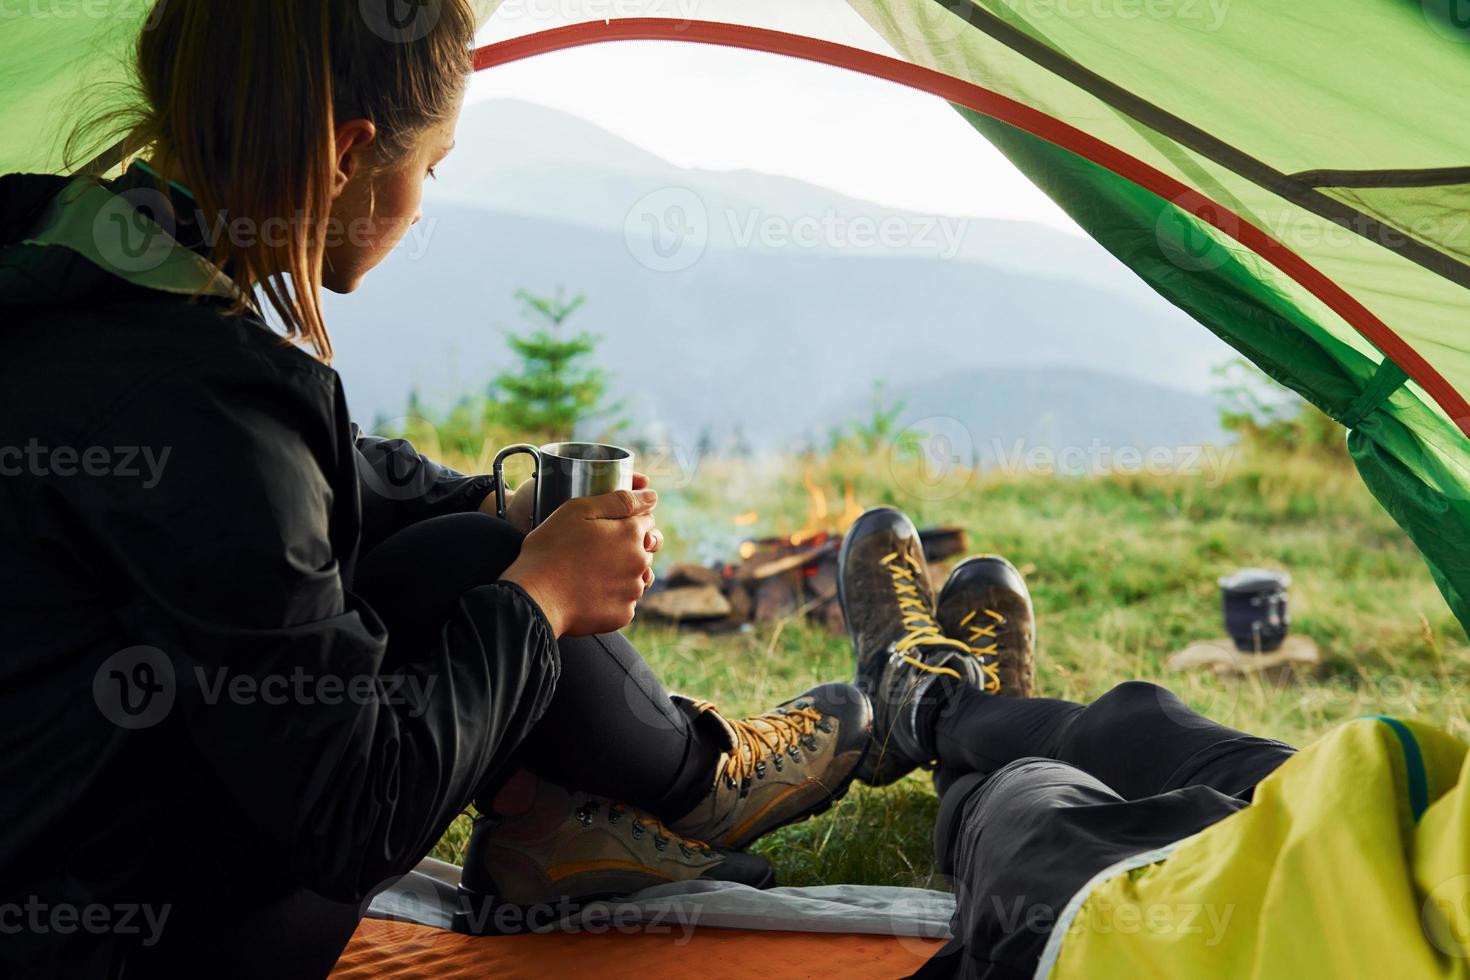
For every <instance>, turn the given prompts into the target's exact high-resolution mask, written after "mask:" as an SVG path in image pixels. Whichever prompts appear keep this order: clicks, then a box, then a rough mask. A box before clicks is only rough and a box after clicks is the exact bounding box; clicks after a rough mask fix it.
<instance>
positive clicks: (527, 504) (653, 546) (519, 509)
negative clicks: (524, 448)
mask: <svg viewBox="0 0 1470 980" xmlns="http://www.w3.org/2000/svg"><path fill="white" fill-rule="evenodd" d="M633 489H634V490H647V489H648V477H646V476H644V475H643V474H642V473H634V474H633ZM507 493H508V494H509V499H508V500H507V501H506V504H505V520H506V522H507V523H509V524H510V526H511V527H513V528H515V529H516V530H518V531H520V532H521V533H522V534H530V533H531V526H532V519H533V518H534V516H535V515H534V513H533V512H534V511H535V509H536V480H535V478H534V477H532V478H531V479H529V480H527V481H526V482H525V483H522V484H521V485H520V486H518V487H516V488H515V489H514V490H509V491H507ZM480 511H481V513H484V514H489V515H490V516H491V517H495V516H496V504H495V494H493V493H492V494H491V495H490V496H488V497H486V498H485V503H484V504H483V505H482V506H481V507H480ZM652 533H653V535H654V536H655V540H653V541H651V542H650V547H649V549H648V550H649V551H650V552H652V553H657V552H658V550H659V549H660V548H662V547H663V542H664V536H663V534H662V533H661V532H659V531H657V530H655V531H653V532H652ZM650 575H651V573H650ZM648 584H649V585H652V584H653V579H652V578H651V577H650V578H649V580H648Z"/></svg>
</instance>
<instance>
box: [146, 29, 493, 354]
mask: <svg viewBox="0 0 1470 980" xmlns="http://www.w3.org/2000/svg"><path fill="white" fill-rule="evenodd" d="M380 8H381V9H380ZM410 8H411V9H412V10H414V11H415V13H414V15H413V16H412V17H411V18H409V19H408V21H407V22H404V21H401V20H398V19H396V18H394V17H393V14H394V12H395V10H396V9H397V5H396V4H395V3H394V0H287V2H281V0H229V2H225V3H221V2H218V0H157V3H156V6H155V8H154V10H153V13H152V15H151V17H150V19H149V22H148V23H149V25H150V27H149V28H148V29H145V30H144V32H143V34H142V36H141V37H140V39H139V42H138V49H137V73H138V80H139V83H140V85H141V88H142V95H143V97H144V102H145V104H146V105H145V108H144V114H143V117H142V119H141V121H140V122H139V123H138V125H137V126H136V127H135V128H134V129H133V130H132V132H131V134H130V136H129V137H128V139H127V140H126V141H125V147H124V152H125V154H127V155H133V154H136V153H138V152H140V151H143V150H145V149H151V150H152V152H153V153H154V154H155V156H156V159H157V161H158V162H159V163H160V165H161V168H162V169H163V170H164V171H165V172H164V173H163V176H164V177H165V178H170V179H183V180H185V181H187V184H188V187H189V190H190V191H191V192H192V193H193V194H194V197H195V199H196V201H197V203H198V205H199V208H200V209H201V211H202V212H203V213H204V214H205V215H209V216H215V215H218V216H219V218H218V220H219V221H220V222H221V226H222V227H223V228H225V229H230V228H238V227H248V228H251V229H252V231H253V233H252V234H250V235H235V234H230V233H228V232H227V233H225V234H220V235H218V236H217V239H216V244H215V245H214V246H213V249H212V251H213V254H212V255H211V258H212V260H213V261H214V262H215V264H216V265H218V266H219V267H220V268H221V269H222V270H223V271H224V273H225V274H226V275H227V276H229V277H230V278H231V279H232V280H234V282H235V283H236V285H237V286H239V287H240V290H241V294H242V296H249V295H251V293H252V291H258V292H259V294H260V295H261V297H262V298H263V299H264V301H265V303H266V304H267V305H268V306H269V307H270V309H271V310H273V311H274V312H275V313H276V314H277V316H278V317H279V319H280V320H281V321H282V323H283V324H284V325H285V329H286V333H287V337H288V338H289V339H291V340H299V341H301V342H303V343H305V344H307V345H309V346H310V347H311V348H312V349H313V350H314V351H315V352H316V354H317V356H318V357H320V358H321V359H322V360H324V361H326V360H330V359H331V355H332V343H331V338H330V336H329V335H328V332H327V327H326V323H325V322H324V320H323V316H322V308H321V290H322V263H323V261H324V256H325V253H326V244H327V232H328V226H329V219H330V216H331V203H332V197H331V192H332V185H333V175H334V173H335V170H336V141H335V132H336V125H337V122H338V121H345V120H349V119H368V120H370V121H372V122H373V123H374V124H375V126H376V128H377V132H378V137H377V140H376V142H375V160H374V162H375V164H376V165H378V166H383V167H389V166H392V165H393V164H395V163H397V162H398V160H399V158H401V156H402V155H403V154H404V153H405V152H406V151H407V150H408V149H409V148H410V147H412V145H413V144H414V141H415V138H416V137H417V135H418V134H419V133H421V132H422V131H423V130H425V129H427V128H429V127H431V126H433V125H436V124H439V123H442V122H443V121H445V120H447V119H449V118H450V117H451V116H452V114H453V112H454V110H455V107H456V106H457V105H458V103H459V99H460V97H461V95H462V93H463V90H464V85H465V79H466V78H467V77H468V75H469V73H470V71H471V70H472V68H473V54H472V45H473V42H474V33H475V17H474V12H473V10H472V9H471V8H470V6H469V4H468V3H467V2H466V0H419V3H418V4H417V5H416V6H413V5H410ZM270 226H274V227H275V228H276V229H277V233H276V234H275V235H270V234H266V233H264V229H265V228H267V227H270ZM283 226H284V228H285V229H287V231H286V233H285V234H284V235H283V234H280V233H279V229H281V228H282V227H283ZM246 302H247V301H246V300H242V301H241V304H240V306H239V307H238V308H237V311H236V312H243V311H244V310H245V309H246V308H247V306H246Z"/></svg>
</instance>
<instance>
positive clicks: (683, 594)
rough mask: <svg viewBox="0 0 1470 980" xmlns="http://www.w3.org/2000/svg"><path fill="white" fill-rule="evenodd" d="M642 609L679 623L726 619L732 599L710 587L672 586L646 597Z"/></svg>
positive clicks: (640, 605)
mask: <svg viewBox="0 0 1470 980" xmlns="http://www.w3.org/2000/svg"><path fill="white" fill-rule="evenodd" d="M638 609H639V611H640V612H646V613H648V614H649V615H652V616H657V617H659V618H660V619H667V620H671V621H673V622H676V623H678V622H685V621H689V620H707V619H724V618H725V617H726V616H729V615H730V612H731V607H730V600H729V599H726V598H725V595H724V593H722V592H721V591H720V590H719V589H718V588H715V587H714V586H709V585H685V586H673V585H671V586H669V588H667V589H664V590H663V591H662V592H652V593H649V594H648V595H646V596H644V597H643V601H642V602H640V603H639V604H638Z"/></svg>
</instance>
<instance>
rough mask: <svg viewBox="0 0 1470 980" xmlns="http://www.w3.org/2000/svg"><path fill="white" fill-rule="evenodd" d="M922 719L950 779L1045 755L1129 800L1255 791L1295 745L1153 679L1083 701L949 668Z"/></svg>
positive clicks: (922, 731) (920, 726)
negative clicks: (1002, 692) (1016, 692)
mask: <svg viewBox="0 0 1470 980" xmlns="http://www.w3.org/2000/svg"><path fill="white" fill-rule="evenodd" d="M914 724H915V728H916V730H917V732H918V734H919V737H920V739H921V741H923V743H924V744H925V746H926V747H930V748H932V749H933V751H934V757H936V758H938V760H939V763H940V772H941V779H940V783H941V787H943V786H945V785H947V784H949V783H951V782H953V781H954V780H955V779H956V778H957V777H958V776H960V775H963V774H964V773H969V772H974V773H981V774H985V773H990V772H994V771H995V770H997V769H999V768H1001V767H1002V766H1004V765H1007V764H1008V763H1011V762H1014V761H1016V760H1017V759H1022V758H1028V757H1040V758H1046V759H1055V760H1058V761H1061V762H1066V763H1068V764H1070V765H1073V766H1076V767H1077V768H1078V769H1081V770H1083V771H1084V772H1087V773H1089V774H1091V775H1092V776H1094V777H1096V778H1097V779H1099V780H1101V781H1102V782H1103V783H1105V784H1107V785H1108V786H1109V787H1111V788H1112V789H1113V790H1114V791H1116V792H1117V793H1118V794H1119V795H1121V796H1122V797H1123V798H1124V799H1140V798H1142V797H1147V796H1153V795H1155V794H1158V793H1164V792H1168V791H1169V790H1172V789H1178V788H1180V787H1183V786H1209V787H1212V788H1214V789H1217V790H1219V791H1220V792H1222V793H1224V794H1226V795H1229V796H1240V797H1241V798H1243V799H1248V798H1249V794H1250V792H1251V790H1252V789H1253V788H1254V787H1255V785H1256V784H1257V783H1258V782H1260V781H1261V780H1262V779H1264V778H1265V777H1266V776H1267V775H1269V774H1270V773H1271V772H1273V771H1274V770H1275V769H1276V767H1277V766H1279V765H1281V764H1282V763H1283V762H1285V761H1286V760H1287V759H1289V758H1290V757H1291V756H1292V754H1293V752H1294V751H1295V750H1294V749H1292V748H1291V747H1290V746H1288V745H1285V744H1283V743H1281V742H1277V741H1273V740H1271V739H1266V738H1258V737H1256V736H1253V735H1247V734H1246V733H1244V732H1240V731H1236V730H1235V729H1233V728H1228V727H1226V726H1224V725H1221V724H1219V723H1217V722H1214V721H1211V720H1210V719H1208V718H1205V717H1204V716H1203V715H1200V714H1199V713H1198V712H1195V711H1194V710H1192V709H1191V708H1190V707H1189V706H1188V705H1186V704H1184V702H1182V701H1180V700H1179V698H1178V697H1176V696H1175V695H1174V694H1172V693H1171V692H1169V691H1167V690H1165V689H1164V688H1162V687H1159V686H1158V685H1155V684H1149V683H1146V682H1143V681H1130V682H1128V683H1125V684H1120V685H1118V686H1117V687H1115V688H1113V689H1112V690H1111V691H1109V692H1108V693H1107V694H1104V695H1103V696H1102V697H1100V698H1098V699H1097V700H1096V701H1094V702H1093V703H1092V704H1089V705H1078V704H1073V703H1071V702H1067V701H1057V700H1052V699H1047V698H1029V699H1013V698H1005V697H996V696H992V695H988V694H985V693H983V692H981V691H979V690H976V689H975V688H973V687H970V686H967V685H962V684H959V683H957V682H955V681H953V679H951V678H947V677H940V678H937V679H936V680H935V682H934V683H933V684H931V685H929V687H928V690H926V691H925V692H924V694H923V695H922V696H921V699H920V701H919V704H918V710H917V712H916V713H915V715H914Z"/></svg>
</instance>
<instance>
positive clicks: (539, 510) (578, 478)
mask: <svg viewBox="0 0 1470 980" xmlns="http://www.w3.org/2000/svg"><path fill="white" fill-rule="evenodd" d="M520 455H526V456H530V457H531V458H532V459H534V460H535V461H536V470H535V473H534V474H533V476H534V477H535V479H536V500H535V506H534V507H533V508H532V517H531V526H532V527H539V526H540V525H541V522H542V521H544V520H545V519H546V518H547V517H549V516H550V515H551V513H552V512H553V511H555V510H556V509H557V508H558V507H560V506H561V505H562V504H564V503H566V502H567V501H568V500H576V499H577V498H578V497H598V496H601V495H602V494H605V493H614V492H616V491H618V490H632V489H633V460H634V457H633V453H632V452H631V451H630V450H627V449H623V448H622V447H620V446H602V445H598V444H597V443H592V442H554V443H551V444H550V445H546V446H542V447H540V448H539V449H538V448H537V447H535V446H530V445H525V444H520V445H515V446H507V447H506V448H505V449H503V450H501V452H500V455H498V456H496V457H495V469H494V474H495V509H496V513H498V514H499V515H500V517H501V519H502V520H503V519H504V518H505V513H506V501H505V461H506V460H507V459H509V458H510V457H512V456H520Z"/></svg>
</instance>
